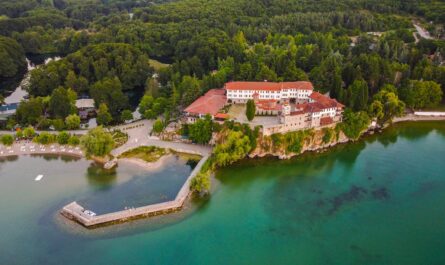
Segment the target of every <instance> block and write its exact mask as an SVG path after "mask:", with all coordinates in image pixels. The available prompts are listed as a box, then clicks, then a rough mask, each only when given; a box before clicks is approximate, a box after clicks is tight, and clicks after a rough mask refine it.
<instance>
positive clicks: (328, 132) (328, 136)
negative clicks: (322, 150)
mask: <svg viewBox="0 0 445 265" xmlns="http://www.w3.org/2000/svg"><path fill="white" fill-rule="evenodd" d="M333 136H334V130H333V129H331V128H323V138H322V141H323V143H324V144H327V143H329V142H330V141H331V140H332V138H333Z"/></svg>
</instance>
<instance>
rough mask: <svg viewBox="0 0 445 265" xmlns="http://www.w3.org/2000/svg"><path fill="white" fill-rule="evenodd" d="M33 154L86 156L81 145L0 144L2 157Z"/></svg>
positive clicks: (0, 155)
mask: <svg viewBox="0 0 445 265" xmlns="http://www.w3.org/2000/svg"><path fill="white" fill-rule="evenodd" d="M33 154H39V155H43V154H55V155H69V156H76V157H84V153H83V151H82V150H81V149H80V147H79V146H69V145H59V144H49V145H42V144H37V143H32V142H16V143H14V144H13V145H11V146H4V145H1V144H0V157H7V156H17V155H33Z"/></svg>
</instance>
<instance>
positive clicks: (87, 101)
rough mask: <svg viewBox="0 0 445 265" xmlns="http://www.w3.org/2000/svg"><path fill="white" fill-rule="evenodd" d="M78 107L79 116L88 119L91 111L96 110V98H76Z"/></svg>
mask: <svg viewBox="0 0 445 265" xmlns="http://www.w3.org/2000/svg"><path fill="white" fill-rule="evenodd" d="M76 108H77V110H78V111H79V116H80V118H81V119H87V118H88V116H89V115H90V113H92V112H94V111H95V110H96V108H95V106H94V99H92V98H83V99H78V100H76Z"/></svg>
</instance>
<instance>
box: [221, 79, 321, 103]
mask: <svg viewBox="0 0 445 265" xmlns="http://www.w3.org/2000/svg"><path fill="white" fill-rule="evenodd" d="M224 89H225V90H226V91H227V101H228V103H235V104H236V103H246V102H247V101H248V100H249V99H254V96H255V95H257V96H258V100H277V101H281V100H286V99H288V100H307V99H308V98H309V96H310V95H311V94H312V91H313V90H314V87H313V86H312V83H311V82H307V81H296V82H280V83H274V82H229V83H226V84H225V86H224Z"/></svg>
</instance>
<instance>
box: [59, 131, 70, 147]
mask: <svg viewBox="0 0 445 265" xmlns="http://www.w3.org/2000/svg"><path fill="white" fill-rule="evenodd" d="M69 139H70V135H69V133H67V132H60V133H59V135H57V143H58V144H67V143H68V141H69Z"/></svg>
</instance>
